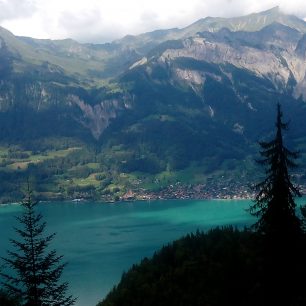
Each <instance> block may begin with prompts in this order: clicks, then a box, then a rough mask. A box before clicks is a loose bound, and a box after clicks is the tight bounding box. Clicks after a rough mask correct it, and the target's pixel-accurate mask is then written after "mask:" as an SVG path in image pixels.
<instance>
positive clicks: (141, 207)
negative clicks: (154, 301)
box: [0, 200, 254, 306]
mask: <svg viewBox="0 0 306 306" xmlns="http://www.w3.org/2000/svg"><path fill="white" fill-rule="evenodd" d="M249 205H250V201H248V200H237V201H235V200H186V201H185V200H184V201H183V200H175V201H170V200H169V201H151V202H128V203H116V204H103V203H94V202H82V203H73V202H50V203H42V204H39V206H38V210H39V211H40V212H41V213H42V214H43V216H44V220H45V221H47V230H48V232H56V233H57V235H56V237H55V238H54V240H53V241H52V244H51V246H52V247H53V248H55V249H56V250H57V252H58V254H59V255H64V261H67V262H68V265H67V267H66V269H65V271H64V274H63V280H65V281H68V282H69V284H70V287H69V288H70V291H71V293H72V294H73V295H74V296H77V297H78V301H77V303H76V305H77V306H94V305H96V304H97V302H98V301H99V300H101V299H102V298H103V297H104V296H105V295H106V294H107V292H108V291H109V290H110V289H111V288H112V287H113V286H114V285H115V284H116V283H117V282H118V281H119V280H120V277H121V274H122V272H123V271H127V270H128V268H129V267H130V266H131V265H132V264H133V263H137V262H139V261H140V260H141V259H142V258H143V257H145V256H147V257H150V256H152V255H153V253H154V251H156V250H158V249H159V248H160V247H161V246H163V245H165V244H167V243H169V242H171V241H172V240H174V239H178V238H180V237H181V236H183V235H184V234H187V233H189V232H192V231H193V232H194V231H196V230H197V229H200V230H207V229H209V228H212V227H216V226H223V225H229V224H232V225H234V226H238V227H243V226H244V225H250V224H251V223H253V222H254V219H253V218H252V217H251V216H250V215H249V214H248V212H247V211H246V209H247V208H248V207H249ZM21 211H22V208H21V207H20V206H19V205H7V206H1V207H0V231H1V239H0V255H1V256H5V254H6V250H7V249H11V245H10V243H9V238H14V237H15V233H14V230H13V226H17V225H18V223H17V222H16V220H15V218H14V216H16V215H18V214H20V212H21Z"/></svg>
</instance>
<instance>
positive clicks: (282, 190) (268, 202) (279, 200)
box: [251, 104, 302, 236]
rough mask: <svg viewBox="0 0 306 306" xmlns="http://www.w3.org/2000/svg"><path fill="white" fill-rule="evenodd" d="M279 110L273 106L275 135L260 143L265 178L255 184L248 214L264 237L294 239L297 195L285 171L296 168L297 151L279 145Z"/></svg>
mask: <svg viewBox="0 0 306 306" xmlns="http://www.w3.org/2000/svg"><path fill="white" fill-rule="evenodd" d="M282 116H283V114H282V111H281V107H280V105H279V104H278V105H277V120H276V135H275V137H274V139H273V140H272V141H270V142H260V146H261V148H262V151H261V152H260V154H261V156H262V157H263V159H261V160H259V161H258V162H259V163H260V164H263V165H265V166H267V168H266V178H265V179H264V181H263V182H261V183H259V184H258V185H257V186H256V188H257V190H258V193H257V196H256V200H255V204H254V205H253V206H251V213H252V214H253V215H255V216H257V217H259V220H258V222H257V223H256V225H255V226H256V228H257V230H258V231H259V232H260V233H263V234H265V235H273V236H274V235H276V236H279V235H282V236H283V235H285V236H292V235H293V236H296V235H299V234H301V232H302V226H301V225H302V223H301V220H300V219H299V218H298V217H297V215H296V204H295V202H294V197H295V196H301V194H300V192H299V191H298V189H297V188H296V187H295V186H294V185H293V184H292V182H291V179H290V175H289V172H288V168H294V167H296V164H295V162H294V160H295V159H296V158H297V157H298V153H297V152H292V151H290V150H289V149H287V148H286V147H285V146H284V144H283V136H282V130H286V129H287V128H288V124H287V123H284V122H283V121H282Z"/></svg>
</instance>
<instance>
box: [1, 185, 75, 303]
mask: <svg viewBox="0 0 306 306" xmlns="http://www.w3.org/2000/svg"><path fill="white" fill-rule="evenodd" d="M36 205H37V202H36V201H33V200H32V193H31V191H30V189H29V187H28V192H27V197H26V199H25V200H24V201H23V203H22V206H23V209H24V212H23V214H22V215H21V216H20V217H17V220H18V222H19V224H20V228H15V231H16V233H17V235H18V236H19V237H20V239H19V240H15V239H11V243H12V245H13V246H14V248H15V251H8V256H9V257H8V258H3V260H4V262H5V264H6V266H7V267H8V268H11V270H12V271H11V272H12V273H10V274H8V273H7V272H6V273H1V275H2V277H3V279H4V282H3V285H4V288H5V289H6V290H7V291H8V292H9V293H10V294H11V295H12V296H18V297H19V298H20V299H21V301H22V305H26V306H62V305H63V306H69V305H73V304H74V303H75V299H74V298H72V296H68V297H66V296H65V293H66V290H67V288H68V283H66V282H65V283H61V284H59V281H60V277H61V274H62V272H63V269H64V267H65V264H62V263H61V260H62V256H58V255H57V254H56V251H55V250H51V251H50V250H49V244H50V242H51V241H52V239H53V238H54V236H55V234H52V235H44V232H45V228H46V222H43V221H42V215H41V214H40V213H37V212H36V211H35V207H36Z"/></svg>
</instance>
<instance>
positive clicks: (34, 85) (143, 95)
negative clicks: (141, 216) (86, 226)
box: [0, 9, 306, 199]
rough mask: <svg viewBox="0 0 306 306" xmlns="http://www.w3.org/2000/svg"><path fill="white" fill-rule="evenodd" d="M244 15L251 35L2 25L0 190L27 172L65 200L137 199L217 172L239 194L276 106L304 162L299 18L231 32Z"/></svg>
mask: <svg viewBox="0 0 306 306" xmlns="http://www.w3.org/2000/svg"><path fill="white" fill-rule="evenodd" d="M265 16H266V18H264V17H265ZM267 16H268V17H269V18H268V17H267ZM248 18H249V19H248ZM246 19H247V20H250V23H251V21H252V20H254V19H256V20H259V21H260V22H258V23H257V24H255V25H254V27H253V28H254V29H255V28H256V30H254V31H241V30H239V31H238V30H237V31H234V30H231V29H230V28H227V27H226V25H229V24H230V21H229V19H226V22H225V21H224V20H225V19H221V21H220V22H219V23H218V24H215V25H214V27H215V28H214V29H217V28H218V30H213V29H212V28H209V27H210V25H211V23H212V22H215V21H216V20H219V19H216V18H208V19H207V18H206V19H203V20H204V21H203V20H200V21H198V22H196V23H194V24H193V25H191V26H189V27H186V28H184V29H181V30H180V29H172V30H170V32H168V30H161V31H155V32H150V33H144V34H142V35H139V36H137V37H125V38H123V39H122V40H119V41H114V42H112V43H109V44H104V45H99V44H97V45H94V44H79V43H78V42H76V41H73V40H69V39H67V40H60V41H52V40H36V39H32V38H25V37H15V36H14V35H13V34H11V33H10V32H8V31H6V30H3V29H0V42H1V44H0V153H1V152H3V153H2V155H1V154H0V177H2V178H3V179H5V180H7V182H8V183H7V184H6V185H5V186H4V187H3V188H2V189H0V194H1V192H2V194H4V195H5V196H8V195H9V194H12V192H13V191H12V190H13V184H12V182H13V181H19V182H21V181H22V179H24V177H26V176H32V177H34V178H35V180H36V182H37V188H38V190H39V192H40V194H44V195H45V196H46V194H47V195H48V194H49V193H48V190H49V189H51V191H52V192H51V194H52V195H53V196H54V197H61V196H62V197H64V198H69V197H72V198H73V197H95V198H98V199H101V198H103V199H113V198H115V197H117V198H120V197H121V198H124V195H125V193H127V192H128V190H131V191H132V192H131V193H127V194H133V192H134V191H135V192H136V194H137V193H138V194H139V192H140V191H141V192H142V193H144V197H145V196H146V191H148V192H149V191H152V190H155V191H156V190H157V191H158V190H159V189H160V188H168V186H170V185H172V186H181V185H180V184H201V182H206V183H207V184H211V182H212V181H213V182H214V184H215V185H218V184H219V183H218V180H219V179H220V177H222V176H223V177H226V178H227V181H225V182H224V184H225V185H222V187H221V186H220V188H221V190H226V189H222V188H226V184H228V185H233V186H235V188H234V187H233V188H234V189H235V190H238V189H237V188H236V187H237V186H236V185H237V184H238V183H237V182H239V184H242V185H243V184H244V183H245V181H248V180H252V178H254V171H256V170H254V169H255V168H254V165H253V163H252V159H253V157H254V154H255V152H256V149H255V148H256V144H255V143H256V141H258V140H259V139H262V137H263V136H264V135H269V133H270V129H271V122H274V121H273V118H274V112H275V105H276V103H277V102H281V103H282V105H283V108H284V111H285V113H286V114H287V116H288V117H289V118H291V119H292V120H293V122H295V126H294V127H293V128H292V130H291V131H290V134H289V136H288V137H289V139H290V144H291V146H292V147H294V148H297V149H300V151H301V152H302V155H301V156H302V161H303V162H304V161H306V148H305V145H304V140H305V136H304V134H303V131H304V129H305V128H306V125H305V122H304V121H305V120H304V118H305V116H306V106H305V105H306V104H305V101H306V90H305V88H306V64H305V63H306V61H305V59H306V39H305V37H306V34H305V33H306V31H305V32H303V31H302V30H301V29H302V25H303V26H304V25H305V24H306V23H305V22H304V21H302V20H300V19H298V18H297V17H292V16H290V15H285V14H283V13H281V12H280V11H279V10H278V9H272V10H270V11H266V12H263V13H257V14H251V15H248V16H244V17H242V18H241V19H239V18H238V17H237V18H235V19H234V24H232V27H233V29H235V27H234V26H235V25H236V24H238V25H239V22H240V25H239V29H241V27H242V23H241V22H242V21H243V22H244V26H246V27H247V26H248V23H247V22H245V20H246ZM241 20H242V21H241ZM285 21H286V23H287V24H284V23H285ZM235 22H236V23H235ZM203 23H204V25H203ZM289 23H290V24H291V26H289V25H288V24H289ZM293 24H297V26H296V27H297V28H295V27H293ZM224 25H225V27H224ZM263 25H264V26H263ZM261 26H263V27H262V28H260V27H261ZM219 28H220V29H219ZM259 28H260V29H259ZM305 28H306V27H305ZM186 29H187V30H186ZM199 29H200V31H199ZM209 29H211V31H209ZM236 29H238V28H237V27H236ZM168 38H169V39H168ZM9 148H11V149H9ZM10 150H11V151H10ZM63 150H64V151H65V153H63ZM39 152H40V153H39ZM40 154H44V155H42V156H41V155H40ZM65 154H67V155H65ZM37 155H38V156H39V157H37ZM53 156H55V157H54V158H53ZM241 173H243V176H241V175H240V174H241ZM242 177H243V178H244V179H243V180H242ZM297 177H299V178H302V177H303V175H302V174H301V173H298V175H297ZM221 181H222V180H221ZM233 182H234V183H233ZM177 184H178V185H177ZM207 186H208V185H207ZM209 186H211V185H209ZM209 188H210V187H209ZM184 190H185V189H184ZM186 190H187V189H186ZM173 194H175V193H173ZM201 194H204V192H201ZM214 194H215V193H214ZM0 196H1V195H0ZM46 197H47V198H49V197H50V195H49V196H46Z"/></svg>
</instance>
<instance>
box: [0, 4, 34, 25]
mask: <svg viewBox="0 0 306 306" xmlns="http://www.w3.org/2000/svg"><path fill="white" fill-rule="evenodd" d="M35 11H36V5H35V3H34V2H33V1H31V0H0V22H2V21H4V20H9V19H16V18H18V17H24V16H31V15H32V14H33V13H34V12H35Z"/></svg>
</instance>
